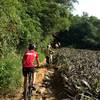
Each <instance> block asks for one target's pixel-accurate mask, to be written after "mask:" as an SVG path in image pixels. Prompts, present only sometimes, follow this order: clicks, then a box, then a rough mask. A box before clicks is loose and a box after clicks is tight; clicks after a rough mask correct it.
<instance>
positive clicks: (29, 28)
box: [0, 0, 100, 100]
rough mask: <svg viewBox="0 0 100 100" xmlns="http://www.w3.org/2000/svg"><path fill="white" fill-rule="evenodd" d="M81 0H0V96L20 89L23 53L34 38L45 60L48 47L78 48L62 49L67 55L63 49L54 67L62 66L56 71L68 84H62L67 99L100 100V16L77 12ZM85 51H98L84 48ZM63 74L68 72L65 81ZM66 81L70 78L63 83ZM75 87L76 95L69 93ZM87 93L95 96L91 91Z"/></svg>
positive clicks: (57, 56)
mask: <svg viewBox="0 0 100 100" xmlns="http://www.w3.org/2000/svg"><path fill="white" fill-rule="evenodd" d="M77 2H78V1H77V0H0V95H3V94H7V93H15V91H16V90H17V89H18V88H20V86H21V83H22V72H21V60H22V55H23V53H24V51H25V49H26V48H27V45H28V44H29V43H30V42H34V43H35V44H36V46H37V51H39V56H40V61H43V60H44V58H45V53H44V52H43V51H42V49H43V48H46V47H47V45H48V44H52V45H54V44H55V43H57V42H60V43H61V46H60V47H61V48H63V47H65V48H66V47H67V48H73V49H69V50H65V49H61V50H62V52H63V53H64V54H62V53H61V51H59V50H58V53H57V55H56V54H55V58H56V59H54V65H56V66H57V67H58V66H59V67H60V68H58V70H57V72H56V73H55V74H56V76H59V77H60V79H61V80H62V82H60V83H61V84H63V85H61V84H59V86H63V87H62V88H64V91H63V92H64V94H65V97H69V98H70V99H73V98H85V97H86V96H88V97H89V98H90V97H92V98H98V96H99V95H100V84H99V83H100V72H99V71H100V69H99V50H100V19H98V18H96V17H95V16H88V14H87V13H86V12H84V13H83V15H82V16H78V15H76V16H74V15H73V14H72V11H73V8H74V6H73V4H74V3H77ZM75 48H77V50H75ZM79 49H82V51H81V50H79ZM83 49H84V50H83ZM86 49H88V50H90V49H91V50H93V51H85V50H86ZM63 50H64V51H63ZM95 50H98V51H95ZM60 53H61V54H60ZM97 63H98V64H97ZM91 64H92V65H91ZM61 73H65V74H64V75H65V76H66V79H64V78H65V77H62V74H61ZM54 76H55V75H54ZM56 76H55V78H53V79H54V80H53V81H54V82H55V81H56V80H57V79H56ZM92 77H93V78H92ZM67 79H68V80H67ZM65 80H66V81H67V82H64V83H63V81H65ZM58 83H59V82H58ZM69 83H70V84H69ZM64 84H65V85H64ZM82 84H84V85H86V87H85V86H83V85H82ZM53 87H54V86H53ZM54 88H55V87H54ZM58 88H59V87H58ZM66 88H68V89H66ZM69 88H70V89H69ZM55 90H56V89H55ZM72 90H73V91H74V93H70V92H72ZM66 91H67V92H68V93H69V94H68V93H67V92H66ZM69 91H70V92H69ZM63 92H62V93H63ZM87 92H88V93H90V94H89V95H87V94H88V93H87ZM62 93H61V94H62ZM66 95H67V96H66ZM90 95H91V96H90ZM95 96H96V97H95ZM58 97H59V96H58ZM71 97H72V98H71ZM73 100H74V99H73ZM76 100H77V99H76Z"/></svg>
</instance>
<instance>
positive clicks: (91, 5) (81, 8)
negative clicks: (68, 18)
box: [73, 0, 100, 19]
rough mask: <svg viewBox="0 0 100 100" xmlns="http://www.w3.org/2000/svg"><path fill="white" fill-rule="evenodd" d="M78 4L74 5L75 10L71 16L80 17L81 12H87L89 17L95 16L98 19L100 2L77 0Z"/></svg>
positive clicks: (96, 0)
mask: <svg viewBox="0 0 100 100" xmlns="http://www.w3.org/2000/svg"><path fill="white" fill-rule="evenodd" d="M77 1H78V2H79V4H75V5H74V7H75V9H76V10H74V11H73V14H74V15H76V14H78V15H80V16H81V15H82V12H87V13H88V15H89V16H95V17H97V18H99V19H100V0H77Z"/></svg>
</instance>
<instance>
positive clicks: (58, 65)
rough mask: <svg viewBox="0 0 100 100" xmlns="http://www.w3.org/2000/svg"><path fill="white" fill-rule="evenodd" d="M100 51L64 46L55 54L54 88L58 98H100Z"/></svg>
mask: <svg viewBox="0 0 100 100" xmlns="http://www.w3.org/2000/svg"><path fill="white" fill-rule="evenodd" d="M99 56H100V52H99V51H90V50H75V49H70V48H69V49H66V48H63V49H61V50H58V51H57V53H56V54H55V56H54V62H53V63H54V67H55V69H56V70H55V72H54V75H53V76H52V78H51V80H52V89H53V91H55V92H54V93H55V96H56V98H57V99H59V100H61V99H68V100H94V99H98V100H99V99H100V72H99V60H100V59H99Z"/></svg>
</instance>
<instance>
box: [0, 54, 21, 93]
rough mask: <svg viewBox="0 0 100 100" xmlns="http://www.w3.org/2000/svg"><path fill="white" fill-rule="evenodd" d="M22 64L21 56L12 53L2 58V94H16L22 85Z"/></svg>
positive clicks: (0, 67) (0, 87)
mask: <svg viewBox="0 0 100 100" xmlns="http://www.w3.org/2000/svg"><path fill="white" fill-rule="evenodd" d="M21 79H22V78H21V65H20V58H19V57H18V55H16V54H15V53H11V54H10V55H8V56H7V57H6V58H2V59H1V60H0V91H2V92H0V95H1V94H6V93H8V92H9V93H12V95H13V94H14V92H15V90H16V89H18V87H20V86H21Z"/></svg>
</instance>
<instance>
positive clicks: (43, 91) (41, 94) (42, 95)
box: [0, 68, 54, 100]
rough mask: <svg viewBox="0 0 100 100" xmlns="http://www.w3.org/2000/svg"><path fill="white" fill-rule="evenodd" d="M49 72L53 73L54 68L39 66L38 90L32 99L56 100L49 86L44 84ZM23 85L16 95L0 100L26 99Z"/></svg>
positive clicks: (36, 82)
mask: <svg viewBox="0 0 100 100" xmlns="http://www.w3.org/2000/svg"><path fill="white" fill-rule="evenodd" d="M48 73H53V69H47V68H39V69H38V72H37V73H36V80H35V84H36V91H33V96H32V100H54V97H53V96H52V95H51V91H50V90H49V88H47V87H46V86H45V84H43V82H44V81H43V80H44V79H45V77H46V75H47V74H48ZM22 92H23V86H21V89H19V90H18V91H17V92H16V95H15V96H7V97H0V100H24V99H23V97H22Z"/></svg>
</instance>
